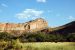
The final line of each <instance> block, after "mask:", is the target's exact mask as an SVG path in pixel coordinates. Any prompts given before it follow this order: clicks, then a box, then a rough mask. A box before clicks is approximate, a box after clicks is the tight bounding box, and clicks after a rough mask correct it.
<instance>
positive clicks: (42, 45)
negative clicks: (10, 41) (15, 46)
mask: <svg viewBox="0 0 75 50" xmlns="http://www.w3.org/2000/svg"><path fill="white" fill-rule="evenodd" d="M21 45H22V46H23V50H75V42H58V43H55V42H36V43H24V44H21Z"/></svg>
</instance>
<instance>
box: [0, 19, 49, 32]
mask: <svg viewBox="0 0 75 50" xmlns="http://www.w3.org/2000/svg"><path fill="white" fill-rule="evenodd" d="M47 27H48V23H47V22H46V21H45V20H44V19H42V18H38V19H35V20H32V21H29V22H26V23H18V24H15V23H0V32H8V33H23V32H35V31H39V30H42V29H45V28H47Z"/></svg>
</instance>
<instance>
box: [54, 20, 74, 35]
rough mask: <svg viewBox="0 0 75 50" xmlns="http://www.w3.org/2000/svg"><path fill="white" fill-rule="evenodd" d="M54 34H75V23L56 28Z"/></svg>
mask: <svg viewBox="0 0 75 50" xmlns="http://www.w3.org/2000/svg"><path fill="white" fill-rule="evenodd" d="M53 32H58V33H61V34H64V33H66V34H67V33H75V21H72V22H70V23H68V24H65V25H63V26H60V27H56V28H54V30H53Z"/></svg>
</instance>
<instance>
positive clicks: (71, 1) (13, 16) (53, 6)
mask: <svg viewBox="0 0 75 50" xmlns="http://www.w3.org/2000/svg"><path fill="white" fill-rule="evenodd" d="M40 17H41V18H44V19H45V20H47V21H48V23H49V26H51V27H57V26H61V25H64V24H66V23H68V22H71V21H74V20H75V0H0V22H5V23H6V22H10V23H23V22H27V21H29V20H33V19H36V18H40Z"/></svg>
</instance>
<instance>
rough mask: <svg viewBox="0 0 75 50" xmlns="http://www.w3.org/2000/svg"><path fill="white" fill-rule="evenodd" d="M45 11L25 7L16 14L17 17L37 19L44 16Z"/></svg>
mask: <svg viewBox="0 0 75 50" xmlns="http://www.w3.org/2000/svg"><path fill="white" fill-rule="evenodd" d="M43 13H44V11H40V10H35V9H25V10H24V11H23V12H21V13H18V14H16V17H18V18H19V19H28V18H31V19H36V18H40V17H42V16H43Z"/></svg>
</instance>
